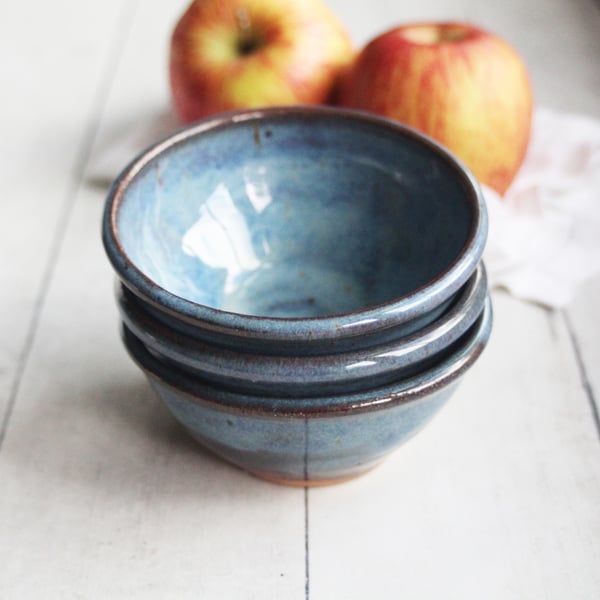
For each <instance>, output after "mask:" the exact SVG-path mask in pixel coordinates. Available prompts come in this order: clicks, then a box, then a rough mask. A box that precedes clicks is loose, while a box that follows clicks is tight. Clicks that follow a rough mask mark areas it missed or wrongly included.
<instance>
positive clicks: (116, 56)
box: [0, 0, 138, 451]
mask: <svg viewBox="0 0 600 600" xmlns="http://www.w3.org/2000/svg"><path fill="white" fill-rule="evenodd" d="M137 2H138V0H133V2H131V3H126V4H125V8H121V13H120V15H119V16H118V20H117V27H116V30H115V33H114V39H113V41H112V43H111V44H110V48H109V52H108V56H107V58H106V59H105V61H104V66H103V68H102V70H101V72H100V76H99V77H98V84H97V89H96V92H95V93H94V99H93V100H92V103H91V105H90V109H89V114H88V116H87V118H86V120H85V125H84V129H83V133H82V135H81V138H80V140H79V144H78V147H77V151H76V154H75V161H74V163H73V167H72V169H71V176H70V178H69V179H70V183H69V185H68V187H67V189H66V192H65V195H64V198H63V201H62V204H61V207H60V210H59V213H58V219H57V221H56V226H55V229H54V234H53V236H52V239H51V241H50V247H49V250H48V254H47V258H46V264H45V266H44V270H43V271H42V277H41V280H40V284H39V287H38V290H37V292H36V294H35V297H34V302H33V309H32V315H31V318H30V321H29V326H28V328H27V331H26V333H25V339H24V342H23V346H22V348H21V352H20V353H19V355H18V357H17V365H16V369H15V375H14V377H13V381H12V384H11V386H10V391H9V395H8V403H7V405H6V408H5V410H4V414H3V415H2V420H1V421H0V451H2V447H3V445H4V440H5V438H6V434H7V432H8V428H9V425H10V420H11V417H12V415H13V412H14V409H15V405H16V402H17V398H18V396H19V390H20V388H21V383H22V380H23V375H24V374H25V370H26V368H27V364H28V362H29V357H30V355H31V350H32V348H33V344H34V341H35V337H36V334H37V331H38V327H39V323H40V317H41V313H42V310H43V307H44V304H45V302H46V296H47V293H48V289H49V287H50V284H51V282H52V278H53V276H54V271H55V269H56V263H57V262H58V258H59V255H60V252H61V249H62V246H63V243H64V239H65V235H66V231H67V228H68V225H69V221H70V219H71V215H72V213H73V209H74V207H75V202H76V199H77V195H78V192H79V189H80V188H81V184H82V182H83V177H84V173H85V169H86V167H87V165H88V163H89V159H90V157H91V153H92V148H93V145H94V142H95V140H96V137H97V135H98V130H99V127H100V121H101V117H102V112H103V109H104V107H105V105H106V102H107V100H108V96H109V93H110V89H111V86H112V82H113V80H114V76H115V74H116V72H117V68H118V65H119V62H120V60H121V56H122V54H123V49H124V47H125V43H126V41H127V38H128V37H129V33H130V31H131V27H132V24H133V17H134V15H135V9H136V6H137Z"/></svg>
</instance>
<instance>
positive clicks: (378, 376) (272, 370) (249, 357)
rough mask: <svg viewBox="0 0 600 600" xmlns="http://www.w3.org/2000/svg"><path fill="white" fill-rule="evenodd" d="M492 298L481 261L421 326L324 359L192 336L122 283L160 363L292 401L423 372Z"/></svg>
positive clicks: (129, 308)
mask: <svg viewBox="0 0 600 600" xmlns="http://www.w3.org/2000/svg"><path fill="white" fill-rule="evenodd" d="M486 295H487V279H486V276H485V270H484V267H483V264H481V265H480V267H479V268H478V269H477V270H476V271H475V273H474V274H473V276H472V277H471V278H470V280H469V281H468V282H467V283H466V284H465V285H464V286H463V288H462V289H461V290H460V292H459V294H458V295H457V298H456V300H455V301H454V302H453V304H452V306H451V308H449V309H448V310H447V311H446V312H445V313H444V314H443V315H442V316H441V317H440V318H438V319H437V320H436V321H434V322H433V323H431V324H430V325H428V326H426V327H424V328H423V329H420V330H419V331H417V332H415V333H412V334H410V335H408V336H405V337H403V338H400V339H399V340H397V341H393V342H388V343H386V344H376V345H374V346H371V347H369V348H366V349H362V350H358V351H354V352H342V353H337V354H326V355H318V356H313V355H309V356H275V355H259V354H253V353H248V352H236V351H234V350H230V349H224V348H221V347H219V346H215V345H214V344H209V343H205V342H200V341H198V340H196V339H194V338H188V337H186V336H183V335H182V334H179V333H177V332H174V331H173V330H172V329H170V328H168V327H166V326H165V325H163V324H162V323H161V322H160V321H157V320H156V319H154V318H153V317H152V316H151V315H149V314H148V312H147V311H146V310H145V309H144V306H143V304H141V303H139V302H138V301H137V300H136V297H135V295H133V294H131V293H130V292H127V290H126V289H124V288H123V286H119V290H118V303H119V308H120V312H121V317H122V319H123V321H124V323H125V324H126V325H127V327H128V329H130V330H131V331H132V332H133V333H134V334H135V336H136V337H137V338H139V339H140V340H141V341H142V342H143V343H144V345H145V346H146V347H147V348H148V350H150V351H151V352H153V353H154V354H155V355H156V356H157V357H159V358H160V359H161V360H164V361H167V362H169V363H171V364H173V365H175V366H177V367H179V368H180V369H181V370H182V371H187V372H189V373H192V374H194V375H199V376H201V377H202V378H203V379H205V380H206V381H207V382H212V383H215V384H217V385H219V386H222V387H226V388H229V389H233V390H236V391H239V392H244V393H250V394H269V395H280V396H287V397H290V396H291V397H294V396H298V395H304V396H307V395H322V394H323V393H331V394H339V393H347V392H355V391H359V390H364V389H367V388H370V387H375V386H381V385H384V384H387V383H391V382H392V381H398V379H399V378H401V377H407V376H409V375H411V374H415V373H417V372H418V371H420V370H423V369H425V368H426V367H427V366H429V365H431V364H432V363H434V362H435V361H438V360H439V359H440V358H441V357H443V356H444V355H445V354H448V353H450V352H451V351H452V349H453V348H454V345H455V344H456V343H458V342H460V339H461V337H462V336H463V335H464V334H465V333H466V332H467V331H468V329H469V328H470V326H471V325H472V324H473V323H474V321H475V320H476V319H477V318H478V317H479V315H480V314H481V311H482V310H483V306H484V302H485V298H486Z"/></svg>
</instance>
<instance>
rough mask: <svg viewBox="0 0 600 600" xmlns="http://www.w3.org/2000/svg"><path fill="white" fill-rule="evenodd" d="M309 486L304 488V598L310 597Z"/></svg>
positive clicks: (305, 599) (307, 599)
mask: <svg viewBox="0 0 600 600" xmlns="http://www.w3.org/2000/svg"><path fill="white" fill-rule="evenodd" d="M308 490H309V488H308V486H306V487H305V488H304V600H309V599H310V557H309V548H310V545H309V536H308V526H309V523H308Z"/></svg>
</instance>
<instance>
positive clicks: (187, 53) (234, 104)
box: [169, 0, 354, 122]
mask: <svg viewBox="0 0 600 600" xmlns="http://www.w3.org/2000/svg"><path fill="white" fill-rule="evenodd" d="M353 58H354V48H353V45H352V43H351V40H350V37H349V35H348V34H347V33H346V31H345V29H344V28H343V26H342V25H341V23H340V22H338V20H337V18H336V17H335V15H334V14H333V13H332V12H331V11H330V10H329V8H328V7H327V6H326V5H325V4H323V3H322V1H321V0H286V1H285V2H282V1H281V0H195V1H194V2H192V4H191V5H190V6H189V8H188V9H187V10H186V12H185V13H184V14H183V16H182V17H181V19H180V21H179V22H178V24H177V26H176V27H175V30H174V32H173V35H172V37H171V53H170V66H169V70H170V82H171V90H172V95H173V100H174V104H175V109H176V112H177V114H178V115H179V117H180V118H181V120H183V121H184V122H189V121H193V120H196V119H199V118H200V117H203V116H206V115H209V114H212V113H216V112H221V111H224V110H232V109H237V108H252V107H259V106H267V105H275V104H321V103H325V102H327V101H328V99H329V96H330V94H331V92H332V89H333V86H334V83H335V80H336V77H337V75H338V73H339V72H340V70H341V69H342V68H344V67H347V66H348V64H349V63H350V62H351V61H352V59H353Z"/></svg>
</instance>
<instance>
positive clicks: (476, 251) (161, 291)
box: [102, 105, 488, 342]
mask: <svg viewBox="0 0 600 600" xmlns="http://www.w3.org/2000/svg"><path fill="white" fill-rule="evenodd" d="M287 118H295V119H303V120H305V121H309V120H311V121H312V122H314V121H318V120H322V119H325V120H327V119H339V120H345V121H354V122H361V123H362V124H363V125H368V126H373V127H375V128H382V129H386V130H387V131H388V132H392V133H394V134H396V135H398V136H399V137H408V138H410V139H411V140H412V141H416V142H418V143H420V144H422V145H423V146H424V147H427V148H429V150H431V151H432V152H433V153H435V154H437V155H438V156H439V157H441V158H442V159H443V160H444V161H446V162H447V163H448V164H449V165H450V166H451V167H453V168H454V169H455V170H456V174H457V176H458V177H459V178H460V179H462V181H463V185H464V188H465V192H466V194H467V195H468V197H469V200H470V206H471V208H472V214H473V219H472V224H471V228H470V230H469V233H468V235H467V239H466V241H465V243H464V245H463V247H462V248H461V250H460V252H459V253H458V254H457V256H456V257H455V258H454V260H453V261H452V262H451V263H450V264H449V265H448V266H447V267H446V269H444V270H443V271H441V272H440V273H439V274H438V275H437V276H436V277H434V278H433V279H432V280H430V281H429V282H427V283H425V284H424V285H422V286H420V287H419V288H416V289H414V290H412V291H411V292H409V293H407V294H404V295H402V296H398V297H397V298H394V299H393V300H390V301H388V302H384V303H381V304H374V305H369V306H367V307H365V308H363V309H359V310H355V311H351V312H345V313H337V314H327V315H322V316H316V317H271V316H263V315H251V314H243V313H236V312H231V311H226V310H223V309H218V308H214V307H211V306H207V305H203V304H200V303H197V302H194V301H192V300H189V299H187V298H184V297H182V296H179V295H177V294H174V293H173V292H170V291H169V290H167V289H165V288H163V287H162V286H160V285H159V284H158V283H157V282H155V281H154V280H152V279H151V278H150V277H148V275H146V274H145V273H144V272H143V271H142V270H141V269H139V268H138V267H137V266H136V265H135V264H134V262H133V261H132V260H131V259H130V258H129V257H128V255H127V253H126V252H125V249H124V247H123V245H122V244H121V241H120V236H119V233H118V225H117V215H118V211H119V208H120V206H121V203H122V202H123V201H124V198H125V197H126V192H127V188H128V186H129V184H130V183H131V182H132V181H133V180H135V178H136V177H137V175H138V174H139V173H141V172H142V171H143V170H144V169H146V168H147V167H148V166H149V165H150V164H151V163H152V162H153V161H154V160H156V159H158V158H159V157H160V156H161V155H163V154H164V153H166V152H168V151H169V150H170V149H171V148H175V147H177V146H180V145H182V144H185V143H186V142H187V141H189V140H190V139H193V138H196V137H199V136H201V135H202V134H204V133H206V132H208V131H215V130H218V129H221V128H226V127H229V126H232V125H233V126H237V125H238V124H247V123H248V122H257V123H258V122H262V121H265V122H268V123H273V122H276V121H280V120H285V119H287ZM487 229H488V218H487V210H486V205H485V200H484V197H483V193H482V190H481V187H480V185H479V183H478V181H477V180H476V178H475V176H474V175H473V174H472V172H471V171H470V170H469V169H468V168H467V167H466V165H465V164H464V163H463V162H462V161H461V160H460V159H459V158H458V157H456V156H455V155H454V154H453V153H451V152H450V151H449V150H448V149H446V148H445V147H444V146H442V145H441V144H440V143H438V142H437V141H435V140H434V139H432V138H431V137H429V136H427V135H425V134H423V133H422V132H420V131H417V130H416V129H414V128H412V127H409V126H407V125H405V124H402V123H400V122H398V121H394V120H392V119H389V118H386V117H382V116H380V115H376V114H374V113H371V112H367V111H362V110H356V109H348V108H339V107H331V106H306V105H296V106H276V107H267V108H260V109H246V110H238V111H231V112H225V113H218V114H216V115H213V116H210V117H206V118H204V119H202V120H200V121H197V122H195V123H192V124H189V125H184V126H183V127H180V128H179V129H176V130H175V131H174V132H172V133H171V134H169V135H167V136H166V137H164V138H163V139H161V140H159V141H157V142H156V143H154V144H152V145H151V146H149V147H148V148H147V149H145V150H143V151H142V152H140V153H139V154H138V155H137V156H136V157H135V158H134V159H133V160H132V161H131V162H130V163H129V164H128V165H127V166H126V167H125V168H124V169H123V171H122V172H121V173H120V174H119V175H118V177H117V178H116V179H115V181H114V182H113V184H112V185H111V187H110V190H109V192H108V195H107V197H106V202H105V207H104V212H103V217H102V242H103V245H104V249H105V252H106V254H107V256H108V258H109V260H110V262H111V264H112V266H113V268H114V270H115V271H116V273H117V276H118V277H119V278H120V279H121V281H122V282H123V283H124V285H125V286H126V287H127V288H128V289H130V290H131V291H132V292H133V293H135V294H136V295H138V296H139V297H140V298H142V299H143V300H144V301H146V302H149V303H150V304H152V305H153V306H154V307H155V308H157V309H159V310H162V311H164V312H165V313H167V314H168V315H170V316H171V317H174V318H177V319H180V320H182V321H183V322H185V323H187V324H190V325H193V326H195V327H200V328H203V329H206V330H209V331H214V332H216V333H224V334H227V335H234V336H237V337H242V338H243V337H251V338H258V339H264V340H273V341H298V340H301V341H304V342H305V341H307V339H314V340H315V341H317V342H318V341H319V340H323V339H340V338H346V337H354V336H359V335H363V334H364V333H372V332H375V331H380V330H384V329H388V328H390V327H394V326H397V325H402V324H405V323H407V322H408V321H410V320H412V319H414V318H416V317H418V316H420V315H423V314H424V313H426V312H428V311H429V310H431V309H433V308H435V307H436V306H438V305H440V304H441V303H442V302H444V301H445V300H447V299H448V298H450V297H451V296H452V294H454V293H455V292H457V291H458V290H459V289H460V287H461V286H462V285H463V284H464V283H465V282H466V281H467V279H468V278H469V276H470V275H471V273H472V272H473V270H474V269H475V267H476V266H477V264H478V263H479V261H480V259H481V256H482V254H483V249H484V246H485V242H486V238H487Z"/></svg>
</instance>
